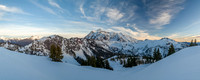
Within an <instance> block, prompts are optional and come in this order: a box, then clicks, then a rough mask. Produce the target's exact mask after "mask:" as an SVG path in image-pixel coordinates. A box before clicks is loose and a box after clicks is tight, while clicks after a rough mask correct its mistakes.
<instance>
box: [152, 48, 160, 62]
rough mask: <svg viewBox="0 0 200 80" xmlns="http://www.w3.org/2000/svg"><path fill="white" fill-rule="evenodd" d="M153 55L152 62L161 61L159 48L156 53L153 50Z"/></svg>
mask: <svg viewBox="0 0 200 80" xmlns="http://www.w3.org/2000/svg"><path fill="white" fill-rule="evenodd" d="M153 53H154V54H153V57H154V61H159V60H161V59H162V55H161V53H160V50H159V48H158V49H157V51H156V49H154V52H153Z"/></svg>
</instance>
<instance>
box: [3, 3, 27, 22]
mask: <svg viewBox="0 0 200 80" xmlns="http://www.w3.org/2000/svg"><path fill="white" fill-rule="evenodd" d="M7 13H15V14H25V15H30V14H29V13H27V12H24V11H23V10H22V9H20V8H17V7H10V6H6V5H1V4H0V21H2V20H3V21H8V20H9V19H8V18H4V16H5V15H7Z"/></svg>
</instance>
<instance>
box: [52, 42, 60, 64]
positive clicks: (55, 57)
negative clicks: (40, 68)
mask: <svg viewBox="0 0 200 80" xmlns="http://www.w3.org/2000/svg"><path fill="white" fill-rule="evenodd" d="M49 58H51V60H52V61H55V62H62V61H61V60H62V58H63V55H62V51H61V48H60V47H59V46H55V45H54V44H53V45H51V49H50V56H49Z"/></svg>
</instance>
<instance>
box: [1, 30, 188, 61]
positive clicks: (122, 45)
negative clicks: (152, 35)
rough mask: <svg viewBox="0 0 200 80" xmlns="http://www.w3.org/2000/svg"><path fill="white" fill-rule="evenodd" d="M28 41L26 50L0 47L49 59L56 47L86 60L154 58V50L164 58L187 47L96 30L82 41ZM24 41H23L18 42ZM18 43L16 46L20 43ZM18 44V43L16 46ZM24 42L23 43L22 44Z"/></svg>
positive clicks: (46, 39) (180, 44) (51, 37)
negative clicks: (118, 56)
mask: <svg viewBox="0 0 200 80" xmlns="http://www.w3.org/2000/svg"><path fill="white" fill-rule="evenodd" d="M28 40H31V41H29V42H27V43H29V44H28V45H26V46H24V47H23V46H19V47H16V45H15V46H8V44H16V43H14V42H12V43H8V42H6V43H5V42H4V43H1V46H3V47H6V48H8V49H9V47H10V49H11V50H13V49H16V50H14V51H19V52H23V53H26V54H32V55H39V56H48V55H49V52H50V46H51V45H52V44H56V45H58V46H60V47H61V48H62V53H64V54H65V55H69V56H72V57H74V58H77V57H80V58H82V59H85V60H86V57H87V56H98V57H103V58H109V57H111V56H113V55H115V54H132V55H138V56H145V55H153V50H154V49H155V48H159V49H160V51H161V53H162V55H163V57H164V56H165V55H166V54H167V53H168V49H169V46H170V45H171V44H173V45H174V48H175V50H176V51H179V50H181V49H183V48H185V47H187V44H186V43H181V42H176V41H174V40H172V39H169V38H162V39H160V40H144V41H141V40H137V39H134V38H132V37H130V36H128V35H124V34H122V33H115V32H106V31H102V30H100V29H98V30H97V31H91V32H90V33H89V34H88V35H87V36H85V37H84V38H69V39H67V38H64V37H61V36H59V35H52V36H48V37H43V38H41V39H35V40H33V39H32V38H29V39H28ZM20 41H23V40H20ZM20 41H19V42H20ZM19 42H18V43H19ZM23 42H26V39H25V41H23Z"/></svg>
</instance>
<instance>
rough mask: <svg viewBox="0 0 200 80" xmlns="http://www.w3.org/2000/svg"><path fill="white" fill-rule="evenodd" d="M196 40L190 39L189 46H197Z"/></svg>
mask: <svg viewBox="0 0 200 80" xmlns="http://www.w3.org/2000/svg"><path fill="white" fill-rule="evenodd" d="M197 45H198V44H197V40H196V39H195V40H194V42H193V39H192V40H191V43H190V47H191V46H197Z"/></svg>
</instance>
